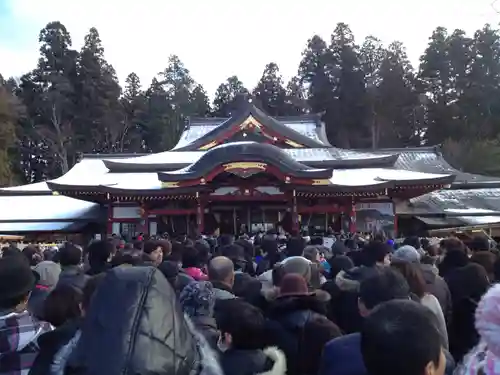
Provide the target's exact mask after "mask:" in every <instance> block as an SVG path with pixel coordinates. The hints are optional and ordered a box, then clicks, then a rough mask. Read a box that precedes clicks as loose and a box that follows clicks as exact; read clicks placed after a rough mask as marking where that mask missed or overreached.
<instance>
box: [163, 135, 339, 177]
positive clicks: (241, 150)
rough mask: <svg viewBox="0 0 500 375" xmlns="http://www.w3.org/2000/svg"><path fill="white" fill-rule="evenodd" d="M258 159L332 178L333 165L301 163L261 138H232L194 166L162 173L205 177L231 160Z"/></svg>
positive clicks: (300, 172) (282, 169)
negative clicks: (232, 140) (326, 166)
mask: <svg viewBox="0 0 500 375" xmlns="http://www.w3.org/2000/svg"><path fill="white" fill-rule="evenodd" d="M243 162H256V163H266V164H269V165H272V166H273V167H274V168H277V169H278V170H279V171H280V172H282V173H283V174H287V175H290V176H294V177H297V178H307V179H328V178H331V176H332V173H333V168H328V169H314V168H311V167H309V166H307V165H305V164H302V163H299V162H298V161H296V160H295V159H293V158H292V157H291V156H289V155H288V154H286V153H285V152H283V150H282V149H280V148H279V147H276V146H273V145H270V144H266V143H257V142H232V143H227V144H224V145H220V146H216V147H214V148H213V149H211V150H209V151H207V152H206V153H205V154H204V155H203V156H202V157H201V158H200V159H199V160H198V161H196V162H195V163H193V164H191V165H190V166H188V167H186V168H184V169H181V170H177V171H172V172H161V173H158V176H159V179H160V180H161V181H181V180H190V179H195V178H201V177H203V176H205V175H206V174H208V173H210V172H211V171H213V170H215V169H216V168H218V167H220V166H221V165H224V164H228V163H243Z"/></svg>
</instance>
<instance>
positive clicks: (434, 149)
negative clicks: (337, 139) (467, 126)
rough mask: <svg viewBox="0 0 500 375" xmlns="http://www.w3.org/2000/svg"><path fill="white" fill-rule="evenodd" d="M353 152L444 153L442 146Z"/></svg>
mask: <svg viewBox="0 0 500 375" xmlns="http://www.w3.org/2000/svg"><path fill="white" fill-rule="evenodd" d="M352 150H353V151H359V152H367V153H370V152H371V153H373V154H376V153H378V152H395V153H403V152H434V153H437V154H441V153H442V147H441V145H435V146H411V147H387V148H377V149H375V150H374V149H369V148H355V149H352Z"/></svg>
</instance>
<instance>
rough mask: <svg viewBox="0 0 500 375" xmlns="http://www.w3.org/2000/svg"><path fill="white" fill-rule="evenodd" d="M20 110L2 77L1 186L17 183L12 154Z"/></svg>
mask: <svg viewBox="0 0 500 375" xmlns="http://www.w3.org/2000/svg"><path fill="white" fill-rule="evenodd" d="M18 110H19V106H18V103H17V99H16V98H15V96H14V95H13V94H12V91H11V88H10V87H9V85H8V83H7V82H6V81H4V79H3V77H2V76H1V75H0V186H9V185H12V184H13V183H14V181H15V168H14V166H13V161H14V160H15V159H13V158H12V154H13V152H14V149H15V146H16V141H17V139H16V124H17V120H18V116H19V113H18Z"/></svg>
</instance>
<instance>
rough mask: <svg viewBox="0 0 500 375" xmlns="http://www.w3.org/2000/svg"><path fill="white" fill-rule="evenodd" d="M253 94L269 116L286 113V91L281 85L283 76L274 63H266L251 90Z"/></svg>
mask: <svg viewBox="0 0 500 375" xmlns="http://www.w3.org/2000/svg"><path fill="white" fill-rule="evenodd" d="M253 95H254V96H255V97H256V99H257V100H258V101H259V103H260V104H261V106H262V109H263V110H264V111H265V112H266V113H268V114H269V115H271V116H284V115H286V114H287V113H286V111H287V108H286V99H287V93H286V90H285V88H284V87H283V77H281V75H280V73H279V68H278V65H277V64H276V63H273V62H272V63H269V64H267V65H266V67H265V69H264V72H263V73H262V77H261V78H260V80H259V82H258V83H257V86H256V87H255V89H254V90H253Z"/></svg>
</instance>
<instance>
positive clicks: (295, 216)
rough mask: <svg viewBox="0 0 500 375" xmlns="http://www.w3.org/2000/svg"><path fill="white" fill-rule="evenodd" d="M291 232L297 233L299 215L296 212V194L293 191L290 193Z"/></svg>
mask: <svg viewBox="0 0 500 375" xmlns="http://www.w3.org/2000/svg"><path fill="white" fill-rule="evenodd" d="M291 213H292V230H293V231H294V232H297V233H298V232H299V214H298V210H297V194H296V192H295V189H294V190H293V191H292V210H291Z"/></svg>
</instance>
